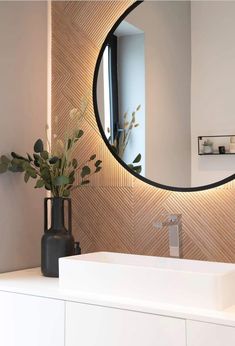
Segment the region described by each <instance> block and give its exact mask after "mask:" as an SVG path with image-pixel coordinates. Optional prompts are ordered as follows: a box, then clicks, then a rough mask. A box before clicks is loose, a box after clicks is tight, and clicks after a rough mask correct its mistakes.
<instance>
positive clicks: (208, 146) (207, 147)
mask: <svg viewBox="0 0 235 346" xmlns="http://www.w3.org/2000/svg"><path fill="white" fill-rule="evenodd" d="M203 152H204V154H211V153H213V142H211V141H210V140H209V139H207V140H205V141H204V143H203Z"/></svg>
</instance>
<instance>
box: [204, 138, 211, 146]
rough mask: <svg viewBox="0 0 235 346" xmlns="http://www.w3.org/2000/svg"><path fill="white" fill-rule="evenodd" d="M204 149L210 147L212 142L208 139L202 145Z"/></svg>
mask: <svg viewBox="0 0 235 346" xmlns="http://www.w3.org/2000/svg"><path fill="white" fill-rule="evenodd" d="M202 145H203V146H204V147H212V146H213V142H212V141H210V140H209V139H207V140H205V141H204V143H203V144H202Z"/></svg>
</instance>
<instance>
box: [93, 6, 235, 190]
mask: <svg viewBox="0 0 235 346" xmlns="http://www.w3.org/2000/svg"><path fill="white" fill-rule="evenodd" d="M142 2H143V1H136V2H134V3H133V4H132V5H131V6H130V7H129V8H128V9H127V10H126V11H125V12H124V13H123V14H122V15H121V17H120V18H119V19H118V20H117V22H116V23H115V24H114V25H113V27H112V29H111V30H110V31H109V33H108V35H107V37H106V39H105V41H104V43H103V45H102V47H101V50H100V52H99V55H98V59H97V61H96V66H95V71H94V77H93V88H92V93H93V107H94V112H95V117H96V121H97V124H98V127H99V131H100V134H101V136H102V138H103V140H104V142H105V144H106V145H107V147H108V149H109V151H110V152H111V153H112V155H113V156H114V157H115V159H116V160H117V161H118V162H119V163H120V165H122V166H123V167H124V168H125V169H126V170H127V171H128V172H129V173H130V174H132V175H134V176H135V177H136V178H137V179H140V180H142V181H143V182H144V183H146V184H149V185H152V186H155V187H157V188H159V189H163V190H168V191H177V192H196V191H203V190H209V189H213V188H215V187H218V186H220V185H223V184H226V183H228V182H230V181H232V180H233V179H235V174H232V175H230V176H229V177H227V178H225V179H222V180H220V181H218V182H216V183H212V184H208V185H203V186H197V187H175V186H167V185H163V184H159V183H156V182H154V181H152V180H150V179H147V178H145V177H143V176H141V175H140V174H138V173H136V172H134V171H133V170H132V169H131V168H130V167H128V165H127V164H126V163H125V162H123V161H122V160H121V159H120V157H119V156H118V155H117V154H116V153H115V152H114V150H113V149H112V147H111V145H110V143H109V141H108V139H107V138H106V136H105V133H104V130H103V126H102V124H101V120H100V116H99V110H98V103H97V80H98V73H99V68H100V63H101V60H102V57H103V53H104V50H105V47H106V45H107V42H108V41H109V39H110V36H111V35H113V33H114V31H115V30H116V29H117V27H118V26H119V24H120V23H121V22H122V21H123V20H124V18H125V17H126V16H127V15H128V14H129V13H130V12H132V11H133V10H134V9H135V8H136V7H137V6H139V5H140V4H141V3H142Z"/></svg>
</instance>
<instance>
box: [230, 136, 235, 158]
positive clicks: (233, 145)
mask: <svg viewBox="0 0 235 346" xmlns="http://www.w3.org/2000/svg"><path fill="white" fill-rule="evenodd" d="M229 152H230V153H233V154H234V153H235V136H231V137H230V144H229Z"/></svg>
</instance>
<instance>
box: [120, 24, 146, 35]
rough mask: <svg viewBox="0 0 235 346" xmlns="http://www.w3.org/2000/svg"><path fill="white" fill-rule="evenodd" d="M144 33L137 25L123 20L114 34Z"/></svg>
mask: <svg viewBox="0 0 235 346" xmlns="http://www.w3.org/2000/svg"><path fill="white" fill-rule="evenodd" d="M143 33H144V32H143V31H142V30H140V29H138V28H137V27H136V26H134V25H132V24H130V23H128V22H127V21H122V23H121V24H120V25H119V26H118V28H117V29H116V31H115V33H114V34H115V35H116V36H118V37H120V36H127V35H137V34H143Z"/></svg>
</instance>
